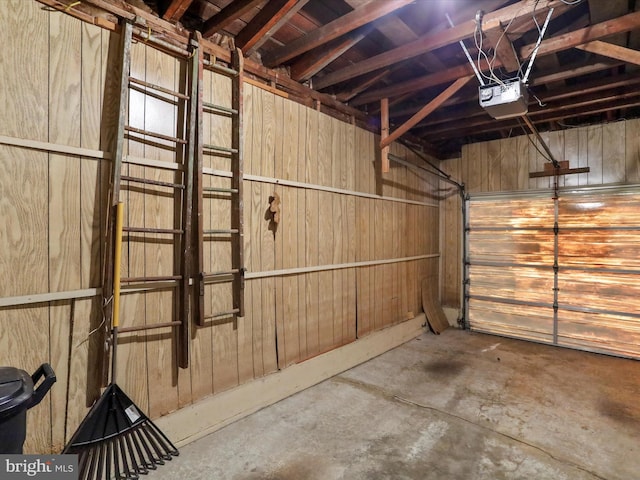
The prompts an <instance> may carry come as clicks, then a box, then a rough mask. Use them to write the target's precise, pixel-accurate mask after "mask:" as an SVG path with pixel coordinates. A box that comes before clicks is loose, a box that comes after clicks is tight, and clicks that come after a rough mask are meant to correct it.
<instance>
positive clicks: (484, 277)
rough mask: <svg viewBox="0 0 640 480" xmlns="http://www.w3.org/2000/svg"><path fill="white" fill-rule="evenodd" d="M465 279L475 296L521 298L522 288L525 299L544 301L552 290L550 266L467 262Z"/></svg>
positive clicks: (546, 300) (518, 299)
mask: <svg viewBox="0 0 640 480" xmlns="http://www.w3.org/2000/svg"><path fill="white" fill-rule="evenodd" d="M469 280H470V282H471V285H473V294H474V295H475V296H478V297H491V298H496V299H506V300H511V301H521V300H522V296H523V295H522V292H523V291H526V292H527V300H528V301H531V302H534V303H536V302H537V303H548V302H549V292H552V291H553V271H552V270H551V269H550V268H545V269H542V268H532V267H515V266H513V267H511V266H504V267H494V266H474V265H471V266H470V267H469Z"/></svg>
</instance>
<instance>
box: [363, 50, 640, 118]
mask: <svg viewBox="0 0 640 480" xmlns="http://www.w3.org/2000/svg"><path fill="white" fill-rule="evenodd" d="M618 65H621V64H619V63H597V64H593V65H585V66H581V67H576V68H570V69H569V70H565V71H562V72H554V73H552V74H549V75H542V76H540V77H536V79H535V81H533V82H531V83H530V86H532V87H535V86H540V85H545V84H548V83H554V84H557V87H556V88H554V89H553V90H550V91H546V92H544V93H540V94H539V95H540V96H541V97H542V98H543V99H544V101H545V102H549V101H555V100H559V99H561V98H568V97H574V96H578V95H581V94H585V93H589V92H591V91H596V90H603V89H606V88H614V87H623V86H629V85H635V84H638V83H640V76H634V75H618V76H614V77H606V78H598V79H596V80H592V81H588V82H583V83H581V84H580V88H576V87H575V86H569V87H567V86H565V85H564V83H560V82H561V81H563V80H568V79H570V78H575V77H579V76H581V75H586V74H589V73H594V72H599V71H602V70H609V69H611V68H613V67H616V66H618ZM397 98H403V97H397ZM463 103H472V104H473V105H474V106H477V105H478V102H477V97H475V98H474V101H472V102H469V97H468V96H464V95H463V96H458V97H452V98H451V99H449V100H448V101H447V102H445V103H444V105H443V106H445V107H452V106H455V105H461V104H463ZM535 103H536V101H535V100H534V99H533V98H531V99H530V101H529V104H531V105H533V104H535ZM373 105H375V104H373ZM417 110H418V107H415V106H413V107H405V108H403V109H399V110H394V112H393V113H394V115H392V118H401V117H407V116H409V115H413V114H414V113H415V112H416V111H417ZM370 113H374V110H371V111H370ZM452 115H453V117H452V118H451V119H463V118H468V116H469V115H473V114H472V113H470V112H458V113H455V114H452V113H448V114H446V115H445V116H444V117H445V118H443V119H442V120H441V121H442V122H444V121H447V117H451V116H452ZM433 118H434V116H432V117H430V118H429V122H428V123H430V124H431V123H439V122H432V120H433Z"/></svg>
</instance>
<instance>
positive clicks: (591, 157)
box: [587, 125, 603, 185]
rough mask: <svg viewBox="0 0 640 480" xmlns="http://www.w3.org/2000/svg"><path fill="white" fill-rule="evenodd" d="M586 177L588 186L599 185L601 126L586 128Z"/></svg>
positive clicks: (600, 177) (600, 182) (601, 169)
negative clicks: (587, 168) (588, 169)
mask: <svg viewBox="0 0 640 480" xmlns="http://www.w3.org/2000/svg"><path fill="white" fill-rule="evenodd" d="M587 141H588V144H587V148H588V157H587V158H588V166H589V168H590V171H589V173H588V174H587V175H588V181H589V185H601V184H602V179H603V175H602V173H603V166H602V125H598V126H594V127H588V140H587Z"/></svg>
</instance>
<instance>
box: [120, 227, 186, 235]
mask: <svg viewBox="0 0 640 480" xmlns="http://www.w3.org/2000/svg"><path fill="white" fill-rule="evenodd" d="M122 231H123V232H130V233H165V234H182V233H184V230H180V229H177V228H145V227H123V228H122Z"/></svg>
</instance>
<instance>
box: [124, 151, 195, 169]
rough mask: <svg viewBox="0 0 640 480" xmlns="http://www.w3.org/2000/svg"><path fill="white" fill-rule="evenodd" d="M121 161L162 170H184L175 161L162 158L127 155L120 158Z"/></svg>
mask: <svg viewBox="0 0 640 480" xmlns="http://www.w3.org/2000/svg"><path fill="white" fill-rule="evenodd" d="M122 162H123V163H128V164H130V165H140V166H143V167H152V168H160V169H162V170H174V171H175V170H179V171H184V166H182V165H180V164H178V163H175V162H163V161H162V160H150V159H148V158H140V157H132V156H131V155H127V156H126V157H124V159H123V160H122Z"/></svg>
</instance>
